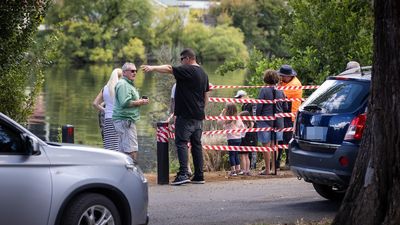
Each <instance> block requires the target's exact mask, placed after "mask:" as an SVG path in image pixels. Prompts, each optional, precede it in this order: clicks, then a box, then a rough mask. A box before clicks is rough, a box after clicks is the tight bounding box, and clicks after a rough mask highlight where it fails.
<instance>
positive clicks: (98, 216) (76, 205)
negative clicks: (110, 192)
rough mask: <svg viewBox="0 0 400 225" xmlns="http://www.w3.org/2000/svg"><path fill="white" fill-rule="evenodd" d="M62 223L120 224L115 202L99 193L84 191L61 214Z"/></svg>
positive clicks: (66, 224)
mask: <svg viewBox="0 0 400 225" xmlns="http://www.w3.org/2000/svg"><path fill="white" fill-rule="evenodd" d="M61 224H62V225H92V224H104V225H121V219H120V216H119V213H118V210H117V207H115V204H114V203H113V202H112V201H111V200H110V199H108V198H107V197H105V196H104V195H101V194H95V193H86V194H81V195H79V196H78V197H76V198H75V199H74V200H73V201H72V202H71V203H70V204H69V205H68V207H67V209H66V211H65V213H64V214H63V217H62V221H61Z"/></svg>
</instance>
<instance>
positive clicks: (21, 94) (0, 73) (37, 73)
mask: <svg viewBox="0 0 400 225" xmlns="http://www.w3.org/2000/svg"><path fill="white" fill-rule="evenodd" d="M48 3H49V1H34V0H32V1H18V0H14V1H13V0H6V1H1V3H0V90H1V92H0V102H1V104H0V112H2V113H5V114H7V115H8V116H10V117H12V118H13V119H15V120H16V121H19V122H25V121H26V119H27V117H28V115H30V113H31V112H32V110H33V109H32V108H33V105H34V102H35V98H36V96H37V94H38V93H39V91H40V88H41V86H42V83H43V74H42V73H41V68H42V66H43V63H44V61H43V60H44V59H45V58H46V55H45V54H46V53H47V52H46V51H45V49H46V48H47V47H46V43H47V42H43V43H35V39H34V35H35V33H36V32H37V29H38V26H39V24H40V23H41V22H42V21H43V18H44V15H45V11H46V8H47V6H48Z"/></svg>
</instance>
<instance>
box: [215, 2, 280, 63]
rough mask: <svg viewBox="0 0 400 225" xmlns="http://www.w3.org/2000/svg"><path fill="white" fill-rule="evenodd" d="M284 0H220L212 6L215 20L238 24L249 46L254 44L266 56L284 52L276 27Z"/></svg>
mask: <svg viewBox="0 0 400 225" xmlns="http://www.w3.org/2000/svg"><path fill="white" fill-rule="evenodd" d="M284 6H285V4H284V1H283V0H241V1H238V0H222V1H221V2H220V4H219V5H215V6H214V7H213V8H211V12H210V13H211V14H212V15H214V16H215V17H216V18H217V24H227V25H232V26H234V27H237V28H239V29H240V30H241V31H242V32H243V33H244V37H245V43H246V45H247V46H248V47H250V48H252V47H253V46H255V48H256V49H258V50H260V51H262V52H263V53H264V54H266V55H268V56H272V55H275V56H284V55H285V52H284V48H283V46H282V43H281V40H282V39H281V38H280V37H279V35H278V31H279V29H280V27H281V26H282V19H281V17H280V15H279V11H280V10H282V9H283V8H284Z"/></svg>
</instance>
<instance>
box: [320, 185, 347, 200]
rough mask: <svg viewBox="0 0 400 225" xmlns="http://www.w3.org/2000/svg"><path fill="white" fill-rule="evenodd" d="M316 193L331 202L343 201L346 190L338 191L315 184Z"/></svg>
mask: <svg viewBox="0 0 400 225" xmlns="http://www.w3.org/2000/svg"><path fill="white" fill-rule="evenodd" d="M313 186H314V189H315V191H317V193H318V194H319V195H321V196H322V197H324V198H326V199H328V200H331V201H342V199H343V197H344V195H345V194H346V189H338V188H335V187H332V186H328V185H323V184H316V183H313Z"/></svg>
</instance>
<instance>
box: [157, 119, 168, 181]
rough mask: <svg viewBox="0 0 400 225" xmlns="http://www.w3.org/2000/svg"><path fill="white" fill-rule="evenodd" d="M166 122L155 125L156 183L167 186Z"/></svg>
mask: <svg viewBox="0 0 400 225" xmlns="http://www.w3.org/2000/svg"><path fill="white" fill-rule="evenodd" d="M166 130H168V123H167V122H158V123H157V183H158V184H169V156H168V136H169V135H168V133H167V132H165V131H166Z"/></svg>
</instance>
